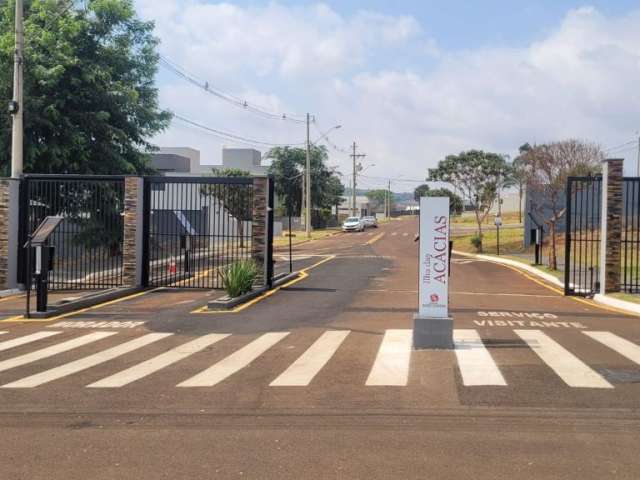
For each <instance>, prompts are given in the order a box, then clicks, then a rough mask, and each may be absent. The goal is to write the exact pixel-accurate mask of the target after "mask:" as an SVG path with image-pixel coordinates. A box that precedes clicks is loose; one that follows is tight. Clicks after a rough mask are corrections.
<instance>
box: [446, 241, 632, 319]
mask: <svg viewBox="0 0 640 480" xmlns="http://www.w3.org/2000/svg"><path fill="white" fill-rule="evenodd" d="M453 253H454V254H456V255H461V256H463V257H470V258H477V259H480V260H486V261H488V262H493V263H498V264H502V265H509V266H511V267H514V268H518V269H520V270H523V271H525V272H527V273H530V274H532V275H535V276H537V277H539V278H541V279H543V280H545V281H546V282H548V283H551V284H552V285H554V286H556V287H560V288H564V283H562V282H561V281H560V280H558V279H557V278H556V277H554V276H553V275H550V274H548V273H544V272H541V271H540V270H538V269H537V268H535V267H532V266H530V265H526V264H524V263H520V262H517V261H515V260H510V259H508V258H497V257H493V256H491V255H480V254H477V253H467V252H459V251H457V250H454V251H453ZM593 301H594V302H596V303H599V304H601V305H605V306H607V307H613V308H617V309H619V310H624V311H625V312H629V313H633V314H636V315H640V304H636V303H632V302H627V301H625V300H620V299H618V298H612V297H609V296H607V295H602V294H600V293H597V294H595V295H594V297H593Z"/></svg>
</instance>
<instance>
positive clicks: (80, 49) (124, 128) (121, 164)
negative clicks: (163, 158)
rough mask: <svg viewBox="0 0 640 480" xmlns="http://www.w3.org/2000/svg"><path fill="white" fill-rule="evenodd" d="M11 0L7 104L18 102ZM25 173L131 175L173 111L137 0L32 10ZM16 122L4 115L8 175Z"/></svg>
mask: <svg viewBox="0 0 640 480" xmlns="http://www.w3.org/2000/svg"><path fill="white" fill-rule="evenodd" d="M13 22H14V1H13V0H9V1H8V2H7V3H6V4H5V5H4V6H1V7H0V98H2V99H5V101H4V102H3V105H5V104H6V101H7V100H8V99H10V98H12V75H13V49H14V33H13ZM25 39H26V41H25V45H26V46H25V60H24V61H25V64H24V65H25V84H24V98H25V105H24V115H25V116H24V119H25V157H24V159H25V172H37V173H86V174H132V173H145V172H148V171H150V170H151V169H150V167H149V165H148V159H149V155H148V153H147V152H149V151H151V150H152V149H153V146H152V145H151V144H150V143H149V140H148V139H149V138H151V137H152V136H153V135H155V134H156V133H158V132H160V131H162V130H163V129H165V128H166V127H167V126H168V124H169V121H170V119H171V115H170V113H169V112H166V111H163V110H161V109H160V108H159V106H158V91H157V88H156V87H155V85H154V77H155V74H156V70H157V62H158V54H157V53H156V47H157V44H158V40H157V38H155V37H154V36H153V23H152V22H144V21H141V20H139V19H138V18H137V17H136V14H135V9H134V5H133V0H86V1H85V2H82V6H79V2H74V1H72V0H31V1H27V2H26V5H25ZM10 146H11V118H10V115H9V114H8V113H7V109H6V108H4V107H3V108H0V174H4V175H7V174H8V172H9V170H10Z"/></svg>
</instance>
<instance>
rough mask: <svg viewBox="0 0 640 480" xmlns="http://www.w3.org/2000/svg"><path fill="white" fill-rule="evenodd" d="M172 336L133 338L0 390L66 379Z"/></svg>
mask: <svg viewBox="0 0 640 480" xmlns="http://www.w3.org/2000/svg"><path fill="white" fill-rule="evenodd" d="M171 335H173V333H148V334H146V335H143V336H142V337H139V338H135V339H133V340H130V341H128V342H125V343H123V344H121V345H117V346H115V347H112V348H108V349H107V350H103V351H102V352H98V353H94V354H93V355H89V356H88V357H84V358H81V359H79V360H76V361H74V362H70V363H66V364H64V365H61V366H59V367H56V368H52V369H50V370H46V371H44V372H41V373H36V374H35V375H31V376H29V377H25V378H22V379H20V380H17V381H15V382H11V383H7V384H6V385H2V387H0V388H32V387H37V386H39V385H43V384H45V383H48V382H52V381H53V380H58V379H59V378H63V377H66V376H68V375H71V374H74V373H78V372H81V371H82V370H86V369H88V368H91V367H95V366H96V365H100V364H101V363H104V362H107V361H109V360H113V359H114V358H116V357H119V356H121V355H124V354H125V353H129V352H132V351H133V350H137V349H138V348H141V347H144V346H146V345H149V344H150V343H153V342H157V341H158V340H161V339H163V338H166V337H168V336H171Z"/></svg>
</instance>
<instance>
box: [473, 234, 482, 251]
mask: <svg viewBox="0 0 640 480" xmlns="http://www.w3.org/2000/svg"><path fill="white" fill-rule="evenodd" d="M470 241H471V245H473V246H474V247H475V249H476V250H477V251H478V252H481V251H482V235H480V234H479V233H476V234H474V235H473V237H471V240H470Z"/></svg>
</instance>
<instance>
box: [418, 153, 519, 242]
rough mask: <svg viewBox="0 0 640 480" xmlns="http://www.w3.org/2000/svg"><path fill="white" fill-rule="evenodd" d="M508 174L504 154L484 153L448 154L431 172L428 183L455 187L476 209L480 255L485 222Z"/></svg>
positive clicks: (474, 209)
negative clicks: (505, 174)
mask: <svg viewBox="0 0 640 480" xmlns="http://www.w3.org/2000/svg"><path fill="white" fill-rule="evenodd" d="M506 171H507V163H506V161H505V159H504V157H503V156H502V155H499V154H497V153H490V152H483V151H482V150H469V151H467V152H462V153H460V154H459V155H448V156H447V157H446V158H445V159H444V160H441V161H440V162H439V163H438V166H437V168H430V169H429V177H428V178H427V180H428V181H440V182H446V183H450V184H452V185H455V186H456V188H457V189H458V190H459V191H460V192H461V193H462V195H463V197H464V199H465V200H467V202H468V203H469V204H470V205H471V206H472V208H473V211H474V214H475V217H476V223H477V224H478V236H479V239H480V241H479V245H478V251H479V252H482V222H483V221H484V219H485V218H486V216H487V215H488V214H489V211H490V210H491V206H492V205H493V202H494V201H495V200H496V197H497V194H498V188H499V185H500V183H501V181H502V177H503V176H504V173H505V172H506Z"/></svg>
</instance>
